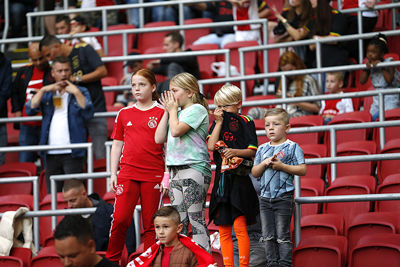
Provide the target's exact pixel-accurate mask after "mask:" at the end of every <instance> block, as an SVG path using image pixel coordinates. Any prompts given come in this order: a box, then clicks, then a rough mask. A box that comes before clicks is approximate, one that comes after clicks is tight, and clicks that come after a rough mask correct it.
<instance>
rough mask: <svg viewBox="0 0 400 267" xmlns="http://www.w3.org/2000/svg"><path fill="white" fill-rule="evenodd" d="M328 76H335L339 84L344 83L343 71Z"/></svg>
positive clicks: (330, 73)
mask: <svg viewBox="0 0 400 267" xmlns="http://www.w3.org/2000/svg"><path fill="white" fill-rule="evenodd" d="M326 75H332V76H335V77H336V79H338V81H339V82H343V81H344V73H343V72H342V71H334V72H328V73H327V74H326Z"/></svg>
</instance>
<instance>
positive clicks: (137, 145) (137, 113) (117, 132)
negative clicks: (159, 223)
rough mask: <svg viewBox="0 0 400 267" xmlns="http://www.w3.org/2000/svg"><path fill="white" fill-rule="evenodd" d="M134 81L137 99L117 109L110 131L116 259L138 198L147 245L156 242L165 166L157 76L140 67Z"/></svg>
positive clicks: (110, 253) (111, 249) (112, 251)
mask: <svg viewBox="0 0 400 267" xmlns="http://www.w3.org/2000/svg"><path fill="white" fill-rule="evenodd" d="M131 85H132V94H133V96H134V97H135V98H136V101H137V102H136V104H134V105H133V106H130V107H126V108H123V109H121V110H120V111H119V112H118V115H117V118H116V119H115V124H114V130H113V133H112V135H111V138H112V139H114V141H113V144H112V148H111V180H110V187H111V188H112V190H113V191H114V192H115V204H114V214H113V221H112V224H111V230H110V239H109V244H108V249H107V252H106V257H107V258H108V259H110V260H111V261H114V262H118V261H119V260H120V258H121V252H122V249H123V247H124V242H125V237H126V232H127V229H128V227H129V225H130V223H131V221H132V216H133V212H134V210H135V206H136V204H137V202H138V200H139V198H140V200H141V201H140V203H141V205H142V220H143V229H144V235H143V242H144V247H145V249H147V248H148V247H150V246H151V245H152V244H153V243H154V242H155V232H154V225H153V220H152V216H153V214H154V213H155V212H156V211H157V209H158V204H159V201H160V182H161V180H162V178H163V174H164V169H165V165H164V159H163V144H160V145H159V144H156V143H155V141H154V134H155V131H156V128H157V126H158V124H159V122H160V120H161V118H162V116H163V114H164V108H163V107H162V106H161V105H160V104H158V103H157V101H156V100H157V99H158V95H157V92H156V79H155V76H154V74H153V73H152V72H151V71H149V70H147V69H140V70H138V71H137V72H135V73H134V74H133V75H132V78H131ZM121 155H122V156H121ZM118 164H119V166H120V171H119V174H118V177H117V171H118Z"/></svg>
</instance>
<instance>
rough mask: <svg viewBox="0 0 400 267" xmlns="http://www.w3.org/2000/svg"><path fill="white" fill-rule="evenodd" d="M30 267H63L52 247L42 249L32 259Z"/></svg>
mask: <svg viewBox="0 0 400 267" xmlns="http://www.w3.org/2000/svg"><path fill="white" fill-rule="evenodd" d="M31 267H64V264H62V263H61V260H60V257H59V256H58V255H57V252H56V249H55V247H54V246H51V247H44V248H42V249H41V250H40V251H39V253H38V255H37V256H36V257H34V258H32V261H31Z"/></svg>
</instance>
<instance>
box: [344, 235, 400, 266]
mask: <svg viewBox="0 0 400 267" xmlns="http://www.w3.org/2000/svg"><path fill="white" fill-rule="evenodd" d="M376 266H400V235H397V234H370V235H366V236H363V237H361V238H360V240H359V242H358V243H357V246H356V247H355V248H354V249H353V250H352V252H351V254H350V258H349V267H376Z"/></svg>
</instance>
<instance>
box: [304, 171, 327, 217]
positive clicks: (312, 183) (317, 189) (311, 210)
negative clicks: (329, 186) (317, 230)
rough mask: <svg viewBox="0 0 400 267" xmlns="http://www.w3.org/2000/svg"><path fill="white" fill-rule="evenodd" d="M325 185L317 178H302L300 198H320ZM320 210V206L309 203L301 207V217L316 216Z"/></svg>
mask: <svg viewBox="0 0 400 267" xmlns="http://www.w3.org/2000/svg"><path fill="white" fill-rule="evenodd" d="M324 187H325V183H324V181H322V179H319V178H303V179H301V196H302V197H315V196H322V195H323V192H324ZM320 210H321V204H319V203H312V204H311V203H310V204H302V205H301V216H302V217H303V216H307V215H311V214H317V213H319V212H320Z"/></svg>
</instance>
